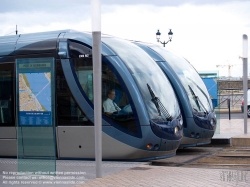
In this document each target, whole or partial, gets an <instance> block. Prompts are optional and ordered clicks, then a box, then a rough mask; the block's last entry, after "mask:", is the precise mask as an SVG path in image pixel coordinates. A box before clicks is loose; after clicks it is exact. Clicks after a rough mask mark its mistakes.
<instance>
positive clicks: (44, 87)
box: [16, 58, 54, 126]
mask: <svg viewBox="0 0 250 187" xmlns="http://www.w3.org/2000/svg"><path fill="white" fill-rule="evenodd" d="M53 61H54V60H53V58H41V59H40V58H39V59H17V61H16V63H17V66H16V67H17V71H16V72H17V89H16V90H17V92H18V93H17V97H18V98H17V102H18V105H17V112H18V116H19V125H21V126H25V125H28V126H41V125H42V126H51V125H52V100H51V98H52V97H51V95H52V85H51V80H52V79H51V73H52V72H53V71H52V68H51V67H52V66H53Z"/></svg>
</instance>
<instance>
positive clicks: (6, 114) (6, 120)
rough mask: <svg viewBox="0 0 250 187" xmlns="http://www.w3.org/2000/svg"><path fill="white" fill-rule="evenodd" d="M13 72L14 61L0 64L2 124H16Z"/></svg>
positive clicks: (0, 123) (0, 122)
mask: <svg viewBox="0 0 250 187" xmlns="http://www.w3.org/2000/svg"><path fill="white" fill-rule="evenodd" d="M13 72H14V64H13V63H6V64H0V126H15V123H14V105H13V103H14V102H13V101H14V100H13V99H14V95H13V93H14V91H13V88H14V85H13V84H14V82H13Z"/></svg>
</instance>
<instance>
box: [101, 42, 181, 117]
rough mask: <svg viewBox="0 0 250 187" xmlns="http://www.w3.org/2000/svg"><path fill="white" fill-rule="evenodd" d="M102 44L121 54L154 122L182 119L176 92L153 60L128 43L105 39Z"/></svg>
mask: <svg viewBox="0 0 250 187" xmlns="http://www.w3.org/2000/svg"><path fill="white" fill-rule="evenodd" d="M102 41H103V42H104V43H106V44H107V45H108V46H109V47H110V48H111V49H113V51H114V52H116V53H117V55H118V56H119V57H120V58H121V59H122V60H123V62H124V64H125V65H126V66H127V68H128V69H129V71H130V73H131V74H132V76H133V78H134V80H135V82H136V84H137V86H138V88H139V90H140V92H141V95H142V97H143V99H144V102H145V105H146V108H147V110H148V113H149V117H150V119H164V120H171V119H173V118H176V117H178V116H179V115H180V110H179V105H178V102H177V99H176V97H175V93H174V91H173V88H172V86H171V85H170V83H169V81H168V79H167V78H166V76H165V75H164V73H163V72H162V70H161V69H160V68H159V67H158V65H156V63H155V62H154V61H153V59H151V58H150V57H149V56H148V55H147V54H146V53H145V52H144V51H143V50H141V49H140V48H139V47H137V46H136V45H134V44H132V43H130V42H128V41H124V40H121V39H116V38H109V37H103V38H102Z"/></svg>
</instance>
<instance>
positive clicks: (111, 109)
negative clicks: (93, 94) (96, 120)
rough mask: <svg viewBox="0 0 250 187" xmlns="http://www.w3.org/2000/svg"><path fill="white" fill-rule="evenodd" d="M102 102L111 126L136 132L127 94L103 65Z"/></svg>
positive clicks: (109, 70)
mask: <svg viewBox="0 0 250 187" xmlns="http://www.w3.org/2000/svg"><path fill="white" fill-rule="evenodd" d="M102 101H103V113H104V115H105V116H106V117H107V118H108V119H109V120H111V122H112V123H113V125H117V126H118V127H120V128H123V129H126V130H129V131H132V132H137V128H136V121H135V117H134V116H135V114H134V113H133V111H132V108H131V105H130V103H129V100H128V97H127V94H126V93H125V92H124V90H123V88H122V85H121V84H120V82H119V80H118V79H117V77H116V76H115V74H114V73H113V72H112V71H111V69H110V68H109V67H108V66H107V65H105V64H103V65H102Z"/></svg>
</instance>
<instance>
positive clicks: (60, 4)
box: [0, 0, 247, 13]
mask: <svg viewBox="0 0 250 187" xmlns="http://www.w3.org/2000/svg"><path fill="white" fill-rule="evenodd" d="M237 1H238V2H239V1H242V2H244V1H245V2H246V1H247V0H237ZM230 2H234V1H232V0H219V1H218V0H158V1H152V0H125V1H124V0H102V1H101V3H102V5H118V6H122V5H154V6H180V5H183V4H192V5H209V4H211V5H218V4H224V3H230ZM90 3H91V0H51V1H44V0H1V6H0V12H1V13H6V12H30V11H43V12H51V11H53V12H54V11H56V12H57V11H63V10H65V9H70V8H72V7H78V6H80V7H86V6H87V7H88V6H90ZM69 13H70V12H69Z"/></svg>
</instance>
